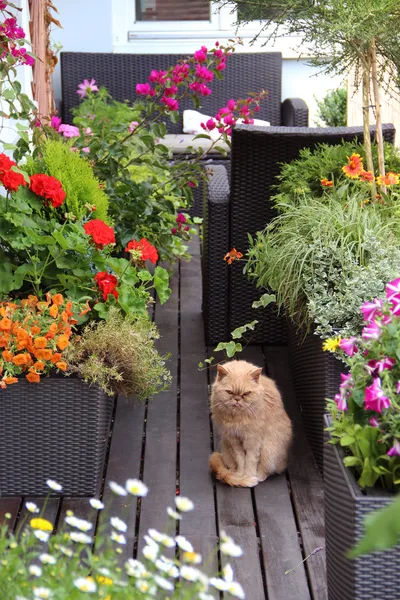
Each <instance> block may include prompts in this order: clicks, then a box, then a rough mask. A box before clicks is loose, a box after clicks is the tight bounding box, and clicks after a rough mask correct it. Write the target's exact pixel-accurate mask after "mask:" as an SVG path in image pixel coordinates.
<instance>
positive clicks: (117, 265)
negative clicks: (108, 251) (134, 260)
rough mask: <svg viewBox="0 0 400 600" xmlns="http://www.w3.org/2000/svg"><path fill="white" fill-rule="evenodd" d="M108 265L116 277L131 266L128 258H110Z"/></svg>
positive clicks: (107, 261)
mask: <svg viewBox="0 0 400 600" xmlns="http://www.w3.org/2000/svg"><path fill="white" fill-rule="evenodd" d="M106 264H107V265H108V266H109V267H111V269H112V270H113V271H114V273H115V274H116V275H121V273H122V272H123V271H125V269H128V267H129V266H130V262H129V260H126V258H108V259H107V260H106Z"/></svg>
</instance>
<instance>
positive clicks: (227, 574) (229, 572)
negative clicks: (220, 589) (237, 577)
mask: <svg viewBox="0 0 400 600" xmlns="http://www.w3.org/2000/svg"><path fill="white" fill-rule="evenodd" d="M222 574H223V576H224V579H225V581H227V582H228V583H230V582H232V581H233V569H232V567H231V565H230V564H227V565H225V567H224V568H223V569H222Z"/></svg>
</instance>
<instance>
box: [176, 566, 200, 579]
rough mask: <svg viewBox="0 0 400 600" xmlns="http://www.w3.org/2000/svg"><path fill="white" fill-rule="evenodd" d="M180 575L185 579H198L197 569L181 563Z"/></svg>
mask: <svg viewBox="0 0 400 600" xmlns="http://www.w3.org/2000/svg"><path fill="white" fill-rule="evenodd" d="M180 574H181V577H183V579H186V581H192V582H195V581H199V574H200V572H199V570H198V569H195V568H194V567H188V566H187V565H183V566H182V567H181V570H180Z"/></svg>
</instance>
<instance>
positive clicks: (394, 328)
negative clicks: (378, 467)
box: [334, 278, 400, 456]
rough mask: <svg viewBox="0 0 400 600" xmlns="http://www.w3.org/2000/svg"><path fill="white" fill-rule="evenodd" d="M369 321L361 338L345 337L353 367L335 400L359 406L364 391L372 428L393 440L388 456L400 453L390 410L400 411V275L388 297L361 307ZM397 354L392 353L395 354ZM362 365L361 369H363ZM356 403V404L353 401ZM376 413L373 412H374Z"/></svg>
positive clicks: (344, 405)
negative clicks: (358, 398) (399, 408)
mask: <svg viewBox="0 0 400 600" xmlns="http://www.w3.org/2000/svg"><path fill="white" fill-rule="evenodd" d="M361 313H362V315H363V319H364V322H365V326H364V328H363V329H362V333H361V337H360V338H359V339H357V338H356V337H351V338H348V339H342V340H341V341H340V343H339V347H340V349H341V350H342V351H343V353H344V354H345V356H346V357H347V358H346V362H347V363H348V364H349V366H350V368H351V373H350V374H346V375H345V374H342V375H341V385H340V389H339V393H338V394H336V396H335V398H334V400H335V402H336V404H337V407H338V409H339V410H341V411H348V410H349V408H350V406H352V408H357V405H358V406H359V402H358V403H357V402H355V401H354V400H352V399H353V397H354V396H353V395H354V394H355V393H358V397H360V394H363V396H361V398H363V409H364V411H367V412H366V417H367V418H368V423H369V425H370V426H371V427H377V428H380V429H381V431H382V432H383V434H385V436H386V437H385V439H391V440H392V446H391V447H390V449H389V450H388V452H387V454H388V456H400V441H399V440H398V439H397V438H398V437H400V432H398V431H397V430H394V431H393V430H392V428H393V427H395V425H393V426H392V425H391V423H392V420H391V419H390V414H391V413H390V411H391V409H392V408H394V409H395V411H396V412H397V411H398V401H399V400H400V364H399V363H398V356H397V354H396V349H397V348H398V347H399V346H400V341H398V338H397V337H396V335H398V334H397V332H398V331H400V278H398V279H395V280H394V281H391V282H390V283H388V284H387V285H386V298H385V299H384V300H383V299H378V298H377V299H374V300H372V301H369V302H365V303H364V304H363V305H362V307H361ZM392 352H393V353H394V354H396V356H395V357H394V356H390V354H391V353H392ZM360 367H361V368H360ZM352 402H353V404H351V403H352ZM371 413H372V414H371Z"/></svg>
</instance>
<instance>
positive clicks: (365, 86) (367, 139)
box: [362, 57, 376, 202]
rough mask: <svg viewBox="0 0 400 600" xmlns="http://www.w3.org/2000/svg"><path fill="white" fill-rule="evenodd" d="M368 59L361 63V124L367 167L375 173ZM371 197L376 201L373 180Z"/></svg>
mask: <svg viewBox="0 0 400 600" xmlns="http://www.w3.org/2000/svg"><path fill="white" fill-rule="evenodd" d="M369 74H370V60H369V57H368V58H366V61H365V62H364V64H363V78H362V92H363V124H364V148H365V154H366V157H367V169H368V171H371V173H373V174H375V170H374V161H373V159H372V147H371V134H370V130H369V127H370V123H369V109H370V100H369V92H370V75H369ZM371 199H372V201H373V202H376V185H375V181H373V182H372V185H371Z"/></svg>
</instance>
